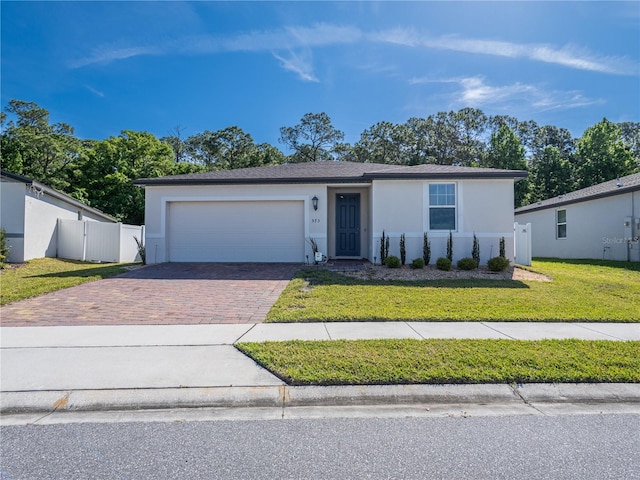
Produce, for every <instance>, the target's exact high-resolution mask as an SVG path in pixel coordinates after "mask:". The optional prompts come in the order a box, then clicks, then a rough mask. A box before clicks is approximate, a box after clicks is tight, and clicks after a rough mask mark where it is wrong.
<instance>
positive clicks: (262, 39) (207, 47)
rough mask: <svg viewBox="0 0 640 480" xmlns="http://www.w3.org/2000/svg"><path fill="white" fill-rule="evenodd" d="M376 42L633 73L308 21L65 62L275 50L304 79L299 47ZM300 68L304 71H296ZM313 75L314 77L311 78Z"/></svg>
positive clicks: (628, 65) (566, 51) (567, 51)
mask: <svg viewBox="0 0 640 480" xmlns="http://www.w3.org/2000/svg"><path fill="white" fill-rule="evenodd" d="M354 43H372V44H375V43H378V44H380V43H382V44H389V45H399V46H404V47H410V48H416V49H433V50H449V51H454V52H461V53H469V54H475V55H489V56H499V57H507V58H513V59H527V60H530V61H535V62H543V63H549V64H555V65H560V66H563V67H566V68H571V69H578V70H587V71H592V72H600V73H606V74H614V75H637V74H638V71H639V66H638V63H637V62H636V61H635V60H630V59H628V58H624V57H616V56H605V55H598V54H594V53H591V52H589V51H588V50H586V49H583V48H579V47H577V46H573V45H565V46H554V45H549V44H522V43H513V42H506V41H498V40H486V39H475V38H465V37H461V36H459V35H444V36H436V37H433V36H429V35H426V34H424V33H421V32H419V31H417V30H415V29H411V28H395V29H389V30H382V31H377V32H365V31H363V30H361V29H359V28H357V27H353V26H344V25H331V24H326V23H319V24H314V25H312V26H309V27H305V26H289V27H284V28H281V29H275V30H255V31H250V32H245V33H240V34H237V35H232V36H225V37H221V36H215V35H199V36H189V37H183V38H178V39H174V40H171V41H165V42H160V43H158V44H157V45H153V46H149V45H147V46H144V45H142V46H124V47H123V46H121V45H105V46H101V47H99V48H97V49H95V50H94V51H92V52H91V53H90V54H89V55H87V56H85V57H82V58H79V59H76V60H74V61H72V62H70V63H69V65H70V66H71V68H80V67H86V66H89V65H93V64H108V63H110V62H114V61H118V60H124V59H127V58H133V57H137V56H141V55H206V54H213V53H218V52H234V51H244V52H270V53H273V52H275V54H274V56H275V58H277V59H278V60H279V61H280V63H281V65H282V67H283V68H285V69H286V70H288V71H292V72H294V73H296V74H297V75H299V76H300V78H302V79H305V80H308V77H314V76H313V75H309V71H310V70H309V69H308V68H305V69H300V68H296V67H295V66H296V65H300V61H299V59H296V58H295V57H296V55H292V54H291V52H297V51H300V50H301V49H311V48H319V47H328V46H335V45H348V44H354ZM300 71H302V72H306V74H305V73H303V74H300ZM314 78H315V77H314Z"/></svg>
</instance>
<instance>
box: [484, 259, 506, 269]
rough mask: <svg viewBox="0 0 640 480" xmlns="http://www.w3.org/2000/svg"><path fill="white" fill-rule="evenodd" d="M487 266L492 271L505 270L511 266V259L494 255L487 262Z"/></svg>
mask: <svg viewBox="0 0 640 480" xmlns="http://www.w3.org/2000/svg"><path fill="white" fill-rule="evenodd" d="M487 266H488V267H489V270H491V271H492V272H504V271H505V270H506V269H507V267H508V266H509V260H508V259H507V258H504V257H493V258H492V259H490V260H489V261H488V262H487Z"/></svg>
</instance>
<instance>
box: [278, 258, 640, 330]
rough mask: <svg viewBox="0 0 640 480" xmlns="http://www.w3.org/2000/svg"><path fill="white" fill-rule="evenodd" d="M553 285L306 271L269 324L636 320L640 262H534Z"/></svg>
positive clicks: (281, 300)
mask: <svg viewBox="0 0 640 480" xmlns="http://www.w3.org/2000/svg"><path fill="white" fill-rule="evenodd" d="M531 270H533V271H536V272H539V273H542V274H545V275H547V276H549V277H551V278H552V279H553V280H552V281H551V282H537V281H514V280H484V279H468V280H427V281H422V282H406V281H394V282H384V281H370V280H360V279H356V278H353V277H348V276H345V275H340V274H338V273H334V272H330V271H327V270H321V269H303V270H301V271H300V272H298V274H297V275H296V277H295V278H294V279H293V280H292V281H291V282H290V283H289V285H288V286H287V288H286V289H285V290H284V292H283V293H282V295H281V296H280V298H279V299H278V301H277V302H276V303H275V305H274V306H273V307H272V308H271V310H270V312H269V314H268V315H267V320H266V321H267V322H331V321H340V322H345V321H347V322H348V321H395V320H407V321H547V322H549V321H550V322H564V321H567V322H568V321H583V322H584V321H587V322H589V321H591V322H640V307H639V306H638V300H637V299H638V298H640V263H639V262H615V261H598V260H560V259H542V258H541V259H535V260H534V262H533V265H532V267H531Z"/></svg>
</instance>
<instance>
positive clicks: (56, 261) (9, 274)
mask: <svg viewBox="0 0 640 480" xmlns="http://www.w3.org/2000/svg"><path fill="white" fill-rule="evenodd" d="M130 265H134V264H132V263H106V264H104V263H91V262H80V261H76V260H63V259H60V258H38V259H35V260H30V261H29V262H27V263H26V264H25V265H23V266H20V267H14V268H7V269H4V270H0V286H1V288H0V305H5V304H7V303H10V302H15V301H17V300H22V299H25V298H30V297H35V296H38V295H42V294H43V293H49V292H53V291H56V290H60V289H63V288H68V287H73V286H75V285H80V284H81V283H85V282H90V281H92V280H98V279H100V278H107V277H112V276H114V275H119V274H121V273H124V272H125V271H126V267H128V266H130Z"/></svg>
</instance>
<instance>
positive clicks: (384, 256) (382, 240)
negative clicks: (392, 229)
mask: <svg viewBox="0 0 640 480" xmlns="http://www.w3.org/2000/svg"><path fill="white" fill-rule="evenodd" d="M386 240H388V239H387V237H386V236H385V234H384V230H382V237H380V265H384V261H385V260H386V259H387V255H388V254H389V249H388V248H387V249H386V250H385V241H386Z"/></svg>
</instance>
